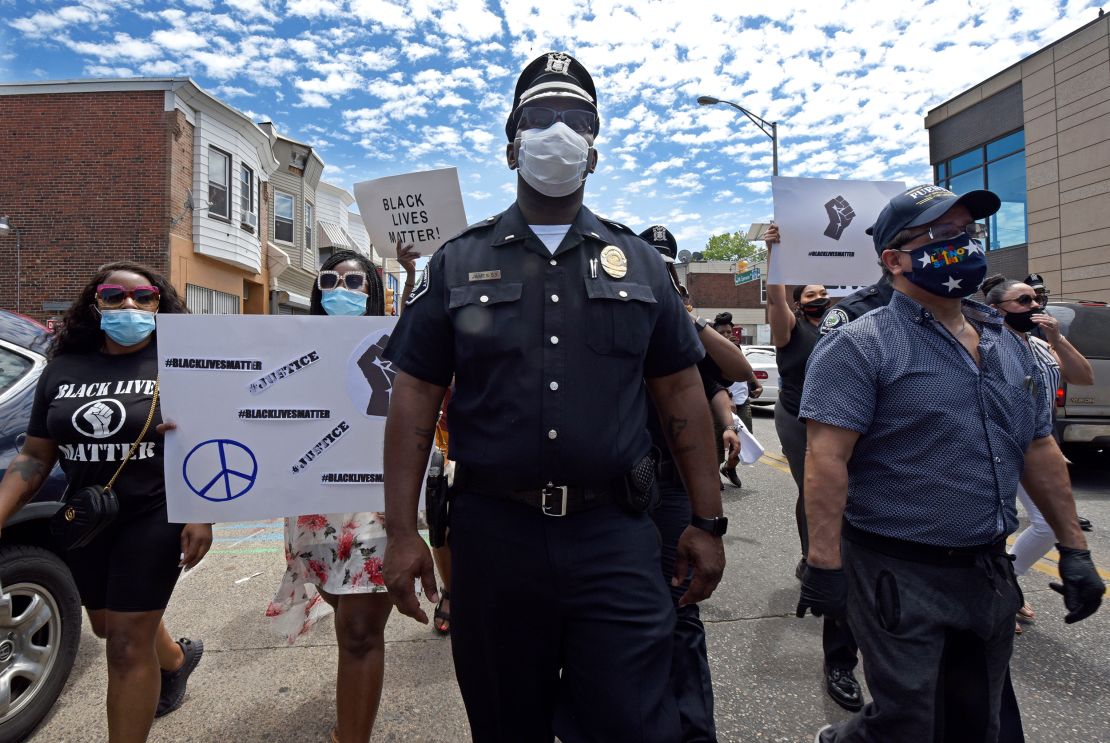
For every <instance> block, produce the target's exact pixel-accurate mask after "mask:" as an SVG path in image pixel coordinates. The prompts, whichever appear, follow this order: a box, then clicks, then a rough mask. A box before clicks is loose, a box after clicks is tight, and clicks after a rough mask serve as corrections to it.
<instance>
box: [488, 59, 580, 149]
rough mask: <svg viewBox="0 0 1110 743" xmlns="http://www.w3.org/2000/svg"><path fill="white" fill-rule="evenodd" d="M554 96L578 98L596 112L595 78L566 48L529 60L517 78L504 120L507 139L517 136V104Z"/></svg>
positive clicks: (518, 105)
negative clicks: (509, 107) (510, 105)
mask: <svg viewBox="0 0 1110 743" xmlns="http://www.w3.org/2000/svg"><path fill="white" fill-rule="evenodd" d="M553 96H559V97H561V98H570V99H572V100H577V101H578V102H580V103H584V104H586V106H587V107H588V108H590V109H592V110H593V112H594V113H597V90H596V89H595V88H594V80H593V78H592V77H590V73H589V72H587V71H586V68H585V67H583V66H582V63H580V62H579V61H578V60H577V59H575V58H574V57H572V56H570V55H569V54H566V53H565V52H548V53H547V54H544V55H543V56H541V57H537V58H536V59H533V60H532V61H531V62H529V63H528V66H527V67H525V68H524V71H523V72H521V73H520V77H518V78H517V81H516V90H515V91H514V92H513V109H512V111H510V112H509V118H508V119H507V120H506V121H505V136H506V137H508V138H509V141H510V142H512V141H513V139H514V138H515V137H516V120H517V115H518V113H519V112H520V107H521V106H523V105H524V104H526V103H532V102H533V101H537V100H539V99H541V98H550V97H553ZM596 133H597V132H594V134H596Z"/></svg>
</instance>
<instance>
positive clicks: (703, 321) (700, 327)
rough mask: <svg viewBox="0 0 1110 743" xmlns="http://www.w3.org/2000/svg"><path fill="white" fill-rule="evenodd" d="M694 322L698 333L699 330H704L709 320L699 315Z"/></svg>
mask: <svg viewBox="0 0 1110 743" xmlns="http://www.w3.org/2000/svg"><path fill="white" fill-rule="evenodd" d="M694 324H695V325H697V326H698V332H699V333H700V332H701V331H703V330H705V328H706V326H707V325H709V321H708V320H706V319H705V318H704V317H699V318H698V319H697V320H694Z"/></svg>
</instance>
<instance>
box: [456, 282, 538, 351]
mask: <svg viewBox="0 0 1110 743" xmlns="http://www.w3.org/2000/svg"><path fill="white" fill-rule="evenodd" d="M522 288H523V284H522V283H520V282H504V283H497V284H473V285H466V286H453V287H451V298H450V304H449V309H450V311H451V314H452V315H453V317H454V326H455V341H456V345H457V353H459V354H463V355H470V354H471V353H483V352H495V351H505V350H508V349H511V348H516V347H518V346H519V345H520V344H521V342H522V336H521V332H522V331H521V320H522V318H521V308H520V305H521V302H520V297H521V291H522Z"/></svg>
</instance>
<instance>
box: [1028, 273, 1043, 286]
mask: <svg viewBox="0 0 1110 743" xmlns="http://www.w3.org/2000/svg"><path fill="white" fill-rule="evenodd" d="M1024 283H1026V284H1028V285H1029V286H1031V287H1033V288H1034V289H1044V288H1045V283H1044V277H1043V276H1041V275H1040V274H1039V273H1031V274H1029V275H1028V276H1026V277H1025V282H1024Z"/></svg>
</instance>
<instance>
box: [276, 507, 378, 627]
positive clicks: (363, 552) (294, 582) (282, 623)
mask: <svg viewBox="0 0 1110 743" xmlns="http://www.w3.org/2000/svg"><path fill="white" fill-rule="evenodd" d="M384 555H385V518H384V517H383V516H382V514H380V513H331V514H316V515H311V516H298V517H296V518H287V519H285V566H286V569H285V577H284V578H283V579H282V581H281V586H280V587H279V588H278V592H277V595H276V596H274V599H273V600H272V601H271V602H270V605H269V606H268V607H267V608H266V616H267V617H268V618H269V620H270V624H271V626H272V627H273V629H274V631H275V632H277V633H278V634H280V635H284V636H285V638H286V641H287V642H288V643H289V644H293V643H294V642H296V641H297V638H298V637H300V636H301V635H303V634H304V633H306V632H308V630H309V629H311V628H312V625H313V624H315V623H316V621H317V620H318V619H320V618H321V617H323V616H326V615H327V614H328V612H330V611H331V607H330V606H328V603H327V602H326V601H324V599H323V598H322V597H321V596H320V593H319V591H318V590H317V589H322V590H324V591H326V592H327V593H329V594H331V595H333V596H334V595H341V594H348V593H382V592H384V591H385V590H386V588H385V579H384V578H383V577H382V557H383V556H384Z"/></svg>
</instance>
